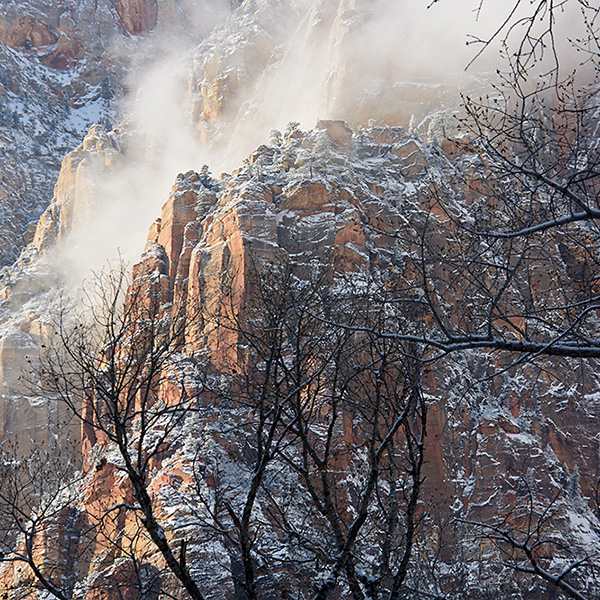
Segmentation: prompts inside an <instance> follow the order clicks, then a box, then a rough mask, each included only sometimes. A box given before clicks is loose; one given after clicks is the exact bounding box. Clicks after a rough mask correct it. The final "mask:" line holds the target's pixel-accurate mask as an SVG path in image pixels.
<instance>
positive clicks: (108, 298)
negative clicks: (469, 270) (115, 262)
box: [3, 261, 427, 600]
mask: <svg viewBox="0 0 600 600" xmlns="http://www.w3.org/2000/svg"><path fill="white" fill-rule="evenodd" d="M161 264H162V263H160V261H155V262H154V264H153V265H152V267H151V268H149V269H146V268H142V267H138V268H136V269H134V277H133V282H132V284H131V285H130V286H128V289H126V281H127V279H126V274H125V271H124V270H122V269H120V270H117V271H114V272H112V273H110V274H109V277H108V279H103V280H102V281H100V282H98V284H97V285H98V287H97V288H96V289H95V290H93V291H91V292H90V295H89V296H88V301H87V303H86V305H85V307H84V309H83V310H80V311H79V312H77V313H76V314H75V315H73V314H71V315H69V316H68V317H67V315H66V314H65V315H63V317H62V319H61V320H59V323H58V326H57V333H56V335H55V338H56V339H55V343H54V344H53V347H52V348H50V349H49V351H48V354H47V356H46V357H45V358H44V359H43V361H42V368H41V370H40V372H39V373H38V374H37V376H38V377H39V378H40V381H41V382H42V385H43V389H44V390H45V392H46V393H51V394H52V395H53V396H54V397H56V398H58V400H59V401H60V402H63V403H64V404H65V405H67V406H68V407H69V409H70V410H71V411H72V413H73V415H75V417H76V418H78V419H79V420H80V422H81V424H82V432H83V451H84V465H83V471H82V473H81V474H79V475H78V474H76V473H74V472H73V470H72V469H71V471H69V472H68V473H65V474H64V476H61V477H59V476H58V475H56V476H55V480H56V481H57V482H58V483H57V489H56V493H55V494H54V495H52V497H50V496H49V495H48V494H49V493H50V492H51V490H49V489H44V490H43V489H40V490H39V493H38V495H37V496H36V497H35V498H33V499H32V500H31V501H30V502H27V501H22V500H21V499H16V498H17V496H18V494H12V495H11V494H9V497H7V500H8V504H7V506H8V513H10V514H12V512H15V511H17V512H18V514H19V515H22V516H23V518H25V519H26V521H27V523H28V525H26V526H23V527H20V526H19V525H18V524H19V521H18V519H13V520H12V522H11V524H9V526H8V528H7V535H9V537H10V536H12V537H10V540H8V538H7V540H8V541H7V544H6V546H7V547H8V546H10V544H12V543H13V542H14V543H18V544H21V545H22V546H23V547H24V548H25V550H24V554H23V555H20V554H14V553H13V555H12V556H11V558H10V559H11V560H21V561H24V562H25V563H27V564H28V566H29V567H30V568H31V570H32V578H34V579H32V581H34V580H37V583H35V585H34V584H32V588H31V591H32V593H33V591H34V590H35V589H37V588H38V587H40V586H41V587H43V588H45V589H46V590H47V591H49V592H50V593H51V594H52V595H53V596H54V597H56V598H59V599H60V600H63V599H67V598H71V597H73V595H74V594H75V595H77V594H80V593H85V592H86V591H89V590H94V593H95V594H96V596H97V597H99V598H100V597H105V596H103V595H102V594H105V595H106V594H108V596H106V597H114V594H115V593H117V592H116V590H117V589H118V586H119V585H121V583H122V585H123V593H124V594H129V595H130V596H131V594H135V593H137V594H138V595H139V596H140V597H154V596H155V595H157V594H159V593H160V594H163V595H166V596H167V597H179V595H180V594H181V593H182V591H184V590H185V593H187V595H188V596H189V597H190V598H213V597H214V598H223V597H232V598H244V599H248V600H251V599H252V600H254V599H256V600H258V599H262V598H271V597H273V595H278V596H281V597H287V598H315V599H325V598H335V597H340V596H349V597H352V598H357V599H358V598H360V599H364V598H368V599H379V598H390V599H392V598H400V597H402V594H403V592H404V591H405V586H406V585H407V581H408V575H409V572H410V568H411V560H412V555H413V548H414V544H415V542H416V540H417V537H418V532H419V526H420V522H421V518H422V517H421V515H420V512H419V509H418V507H419V498H420V491H421V487H422V483H423V471H422V469H423V464H424V453H425V436H426V423H427V405H426V402H425V399H424V396H423V394H422V392H421V381H420V371H421V366H420V357H419V354H418V351H417V349H416V348H415V347H414V346H412V345H410V344H408V345H407V344H403V343H399V342H397V341H395V340H386V339H384V338H381V337H380V336H375V335H371V334H369V333H365V332H364V331H365V330H366V329H368V327H366V326H365V325H366V324H369V325H370V324H373V323H375V321H378V323H377V328H378V329H379V328H381V327H383V325H384V323H383V321H384V320H385V318H387V317H384V316H383V313H382V311H381V310H380V309H381V307H380V306H378V305H373V304H369V303H363V304H360V303H359V302H358V301H357V297H356V296H352V295H351V294H345V295H344V294H342V295H340V294H333V293H331V294H330V293H329V292H327V290H328V289H329V284H327V285H323V281H321V280H319V281H318V282H315V281H312V282H311V281H306V280H303V279H302V278H300V277H298V275H297V274H296V273H295V272H294V269H293V268H291V267H287V266H283V267H275V266H274V265H271V270H273V271H274V273H275V274H274V275H273V276H272V277H265V276H264V275H263V274H262V272H261V275H260V277H259V276H258V273H255V274H254V276H253V277H250V278H249V279H248V281H250V280H251V283H248V287H247V289H246V290H245V292H244V299H243V301H241V299H240V296H239V294H238V291H236V290H234V289H233V287H228V286H227V284H226V283H225V284H224V293H225V298H226V301H225V303H221V304H220V305H219V306H214V304H212V305H211V303H210V299H207V302H208V304H203V312H202V314H200V313H199V312H198V311H197V310H196V309H195V308H194V307H193V306H191V305H189V303H188V304H186V303H177V304H176V308H174V304H173V302H172V298H171V295H170V291H169V290H168V288H166V287H165V285H164V284H165V278H164V275H162V272H163V270H162V267H161ZM146 266H147V265H146ZM330 277H331V275H330V274H327V275H326V276H324V279H327V278H330ZM329 283H331V282H329ZM211 306H212V309H211ZM211 310H212V311H213V312H211ZM174 311H175V312H174ZM201 318H202V319H204V321H203V322H201V321H200V319H201ZM331 322H339V323H342V322H343V323H344V326H337V327H334V326H332V325H331V324H330V323H331ZM203 323H204V324H203ZM192 331H193V332H194V333H193V335H192ZM202 332H203V333H202ZM204 343H205V344H206V347H204V346H203V344H204ZM186 344H187V345H186ZM30 462H32V463H33V464H37V463H36V461H35V457H32V458H31V459H30ZM28 464H29V463H28ZM48 468H49V469H50V470H52V469H53V468H54V465H49V466H48ZM21 471H22V469H21V470H19V469H16V470H15V469H12V470H9V471H7V473H10V477H12V478H13V480H14V481H15V485H18V486H23V483H22V482H23V481H24V479H23V473H22V472H21ZM27 473H29V471H27ZM45 479H46V476H45V475H41V476H37V475H36V478H35V481H36V485H38V486H40V488H43V486H44V484H43V482H44V480H45ZM107 481H108V482H113V483H112V484H111V488H110V489H106V483H105V482H107ZM25 485H29V484H28V483H27V481H25ZM3 489H8V488H3ZM65 490H69V492H70V493H69V494H65ZM96 490H97V491H96ZM3 499H4V496H3ZM25 500H27V499H25ZM48 507H52V512H50V513H49V512H48V510H49V509H48ZM67 509H70V510H72V511H73V517H74V518H76V519H77V520H78V522H79V523H83V524H84V525H85V527H87V530H86V533H87V536H84V535H80V536H79V538H78V539H79V544H80V548H78V549H76V550H73V551H69V552H70V556H71V560H72V561H74V562H76V561H77V560H79V561H80V562H81V563H83V566H82V565H79V566H78V567H77V568H72V569H68V568H67V565H66V564H65V563H64V562H62V561H64V560H65V557H64V555H63V554H61V553H57V554H56V555H55V563H52V564H50V563H48V562H47V560H46V559H45V558H44V552H43V551H41V550H40V549H39V545H40V542H39V540H41V539H47V538H48V536H49V534H50V532H51V531H59V528H60V527H63V528H64V523H63V521H61V519H62V518H63V517H64V514H65V511H66V510H67ZM11 511H12V512H11ZM40 511H43V512H42V513H40ZM59 543H61V542H60V536H57V541H56V544H59ZM28 544H29V545H28ZM19 547H20V546H19ZM28 548H29V550H28ZM86 561H87V562H86ZM90 561H91V562H90ZM97 564H103V565H105V566H104V567H102V569H101V570H100V571H96V572H95V571H94V568H96V569H97V566H96V567H94V565H97ZM86 569H87V570H88V571H90V572H92V573H94V572H95V573H96V575H95V576H94V577H93V578H92V580H90V578H89V577H88V578H87V580H86V581H84V580H82V579H81V577H79V579H78V576H77V575H76V573H81V572H86ZM65 572H68V573H69V578H67V579H68V581H67V579H65V577H64V576H63V575H62V574H63V573H65ZM102 574H104V575H103V576H102ZM106 577H110V581H111V582H112V585H114V586H116V587H114V588H113V589H112V591H111V588H110V587H109V588H102V584H103V583H104V584H105V585H106V581H105V579H104V578H106ZM21 581H23V580H22V579H21ZM119 582H121V583H119ZM111 593H112V594H113V596H110V594H111ZM130 596H128V597H130Z"/></svg>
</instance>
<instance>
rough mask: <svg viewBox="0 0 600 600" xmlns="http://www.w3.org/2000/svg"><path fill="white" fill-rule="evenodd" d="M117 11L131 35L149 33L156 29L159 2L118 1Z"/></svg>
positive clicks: (153, 0) (151, 0)
mask: <svg viewBox="0 0 600 600" xmlns="http://www.w3.org/2000/svg"><path fill="white" fill-rule="evenodd" d="M116 11H117V14H118V15H119V18H120V19H121V23H122V24H123V27H125V29H126V30H127V31H128V33H130V34H131V35H140V34H143V33H148V32H150V31H152V30H153V29H154V27H156V23H157V16H158V5H157V0H117V2H116Z"/></svg>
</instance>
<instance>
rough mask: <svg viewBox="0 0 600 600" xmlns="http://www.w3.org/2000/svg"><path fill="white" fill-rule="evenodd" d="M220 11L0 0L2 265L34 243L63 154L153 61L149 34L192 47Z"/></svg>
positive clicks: (140, 2)
mask: <svg viewBox="0 0 600 600" xmlns="http://www.w3.org/2000/svg"><path fill="white" fill-rule="evenodd" d="M223 6H225V5H224V3H223V2H221V0H214V2H207V3H206V5H205V6H204V5H203V7H201V8H202V10H201V11H200V15H198V14H196V13H197V12H198V11H199V8H198V6H197V5H195V4H194V3H192V4H189V3H188V4H186V3H185V2H175V1H174V0H161V1H160V2H158V1H157V0H147V1H145V0H119V1H118V2H112V1H109V0H100V1H98V2H87V1H84V0H78V1H75V2H73V1H66V0H57V1H53V2H45V1H42V0H26V1H23V2H12V1H10V0H3V1H2V2H0V171H1V174H0V207H1V211H0V212H1V217H0V241H1V242H2V243H1V244H0V246H1V248H0V265H7V264H10V263H11V262H13V261H14V260H16V258H17V257H18V255H19V252H20V251H21V250H22V249H23V247H24V246H25V245H27V243H29V242H30V241H31V239H32V234H33V230H34V228H35V223H36V222H37V219H38V218H39V216H40V214H41V213H42V212H43V210H44V209H45V208H46V207H47V205H48V202H49V201H50V200H51V198H52V188H53V186H54V183H55V182H56V179H57V177H58V174H59V171H60V161H61V160H62V158H63V157H64V156H65V155H66V154H67V153H68V152H70V151H71V150H73V149H74V148H75V147H77V146H78V145H79V143H80V142H81V140H82V139H83V137H84V136H85V134H86V132H87V130H88V129H89V128H90V126H91V125H93V124H95V123H98V124H101V125H103V126H108V127H109V128H110V127H112V126H113V125H114V124H115V121H116V120H117V119H118V118H119V116H118V111H119V109H118V104H119V103H120V101H122V100H123V97H124V95H125V94H126V93H127V85H128V84H126V78H127V77H128V76H129V75H130V74H131V72H132V71H133V72H135V71H136V70H137V69H139V68H140V64H144V63H147V62H150V58H149V57H151V56H154V46H153V44H154V41H153V40H154V38H153V37H152V36H153V35H155V34H157V35H156V36H155V37H158V35H167V36H168V35H179V38H180V40H181V39H183V38H188V37H189V38H190V39H193V40H194V41H195V42H196V43H197V41H198V40H199V39H202V37H203V36H204V35H206V34H207V31H210V29H211V28H212V26H213V25H214V23H215V22H218V21H219V19H221V18H222V16H223V15H224V14H226V11H225V10H224V9H223ZM192 15H193V18H192ZM202 19H204V22H203V23H200V24H199V21H202Z"/></svg>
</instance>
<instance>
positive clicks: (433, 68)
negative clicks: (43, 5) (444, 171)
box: [61, 0, 571, 280]
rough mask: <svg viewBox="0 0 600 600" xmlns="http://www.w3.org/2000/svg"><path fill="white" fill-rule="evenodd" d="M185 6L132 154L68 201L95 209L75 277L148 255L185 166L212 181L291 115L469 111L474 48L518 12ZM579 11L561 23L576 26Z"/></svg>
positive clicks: (133, 133) (466, 7) (272, 2)
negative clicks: (463, 95) (183, 22)
mask: <svg viewBox="0 0 600 600" xmlns="http://www.w3.org/2000/svg"><path fill="white" fill-rule="evenodd" d="M185 8H186V10H187V11H188V12H187V16H188V17H189V20H188V23H193V24H194V26H192V27H190V26H189V25H188V27H187V29H186V32H185V35H183V34H182V35H179V36H178V35H177V30H176V29H174V28H167V29H164V28H163V29H160V30H157V31H156V32H154V33H153V34H151V35H150V36H149V39H148V44H149V45H150V47H151V48H153V49H154V50H152V51H148V50H147V49H146V50H144V56H145V57H146V58H145V60H144V61H142V62H143V64H144V65H145V66H143V67H142V68H141V70H140V71H136V72H133V73H131V76H130V82H129V87H130V89H131V90H132V93H131V94H130V96H129V99H128V101H127V105H126V106H125V107H124V108H123V113H124V114H125V115H126V117H125V120H124V122H123V123H122V125H121V126H120V127H119V128H118V132H117V133H116V134H115V138H116V139H118V140H119V142H118V145H119V147H120V151H121V153H122V156H121V157H120V158H119V159H118V160H116V161H115V162H114V166H112V167H111V168H109V169H106V168H105V167H102V168H101V169H100V170H99V172H98V173H97V174H95V175H94V174H93V173H92V172H91V171H89V170H88V173H87V176H88V177H90V178H91V179H92V180H93V185H90V186H88V190H91V191H90V193H89V194H87V193H86V194H85V195H83V196H82V197H80V198H77V197H73V198H72V200H71V201H72V202H74V203H77V202H83V203H86V206H82V207H80V210H79V212H80V213H89V214H87V216H86V217H85V218H82V219H79V220H78V222H76V223H73V224H72V231H71V232H70V240H69V241H68V242H64V243H63V244H62V251H61V255H62V257H63V258H62V259H61V260H64V261H65V268H66V269H67V270H68V271H70V272H71V273H75V274H76V275H75V279H76V280H78V279H80V278H81V277H83V276H85V274H86V273H87V272H89V271H90V269H98V268H99V267H100V266H101V265H102V264H104V263H105V261H106V260H107V259H110V258H115V257H116V256H117V253H118V252H119V253H120V256H121V257H122V258H123V259H124V260H126V261H127V262H130V263H131V262H135V261H136V260H137V258H138V257H139V255H140V253H141V251H142V250H143V246H144V242H145V239H146V235H147V231H148V227H149V225H150V224H151V223H152V221H153V220H154V219H155V218H156V217H157V216H158V215H159V214H160V207H161V205H162V204H163V203H164V202H165V201H166V199H167V197H168V193H169V189H170V187H171V185H172V184H173V182H174V180H175V177H176V175H177V173H179V172H185V171H188V170H200V168H201V167H202V165H203V164H205V163H206V164H208V165H209V167H210V169H211V171H212V172H213V173H214V174H215V175H218V174H219V173H221V172H223V171H230V170H232V169H234V168H236V167H237V166H238V165H239V164H240V163H241V161H242V160H243V159H244V158H245V157H246V156H247V155H248V154H249V153H250V152H252V151H253V149H254V148H256V147H257V146H259V145H260V144H264V143H268V140H269V132H270V131H271V130H272V129H279V130H283V129H284V128H285V127H286V124H287V123H288V122H290V121H297V122H299V123H300V124H301V127H303V128H305V129H309V128H312V127H313V126H314V125H315V123H316V121H317V119H319V118H325V119H342V120H345V121H347V122H348V123H349V124H350V125H351V127H353V128H356V127H358V126H361V125H366V124H368V123H369V122H370V121H372V120H373V121H377V122H386V123H388V124H400V125H404V126H405V127H407V126H408V123H409V121H410V120H411V117H413V116H414V119H413V120H415V121H416V123H417V124H419V123H420V124H421V128H420V133H421V134H423V135H424V134H425V132H426V130H427V127H428V123H429V121H430V119H431V115H435V114H446V113H449V114H452V113H453V112H456V110H458V105H459V92H460V91H464V90H475V91H484V92H485V91H486V90H487V89H489V85H490V80H491V77H492V75H491V73H493V71H494V69H495V68H496V66H498V64H499V59H498V53H497V51H496V50H497V47H494V45H492V46H490V47H489V48H488V49H487V50H486V51H485V52H484V53H483V54H482V55H481V56H479V57H478V59H477V60H476V61H475V63H474V64H472V65H471V66H470V68H469V69H468V70H467V71H465V67H466V66H467V65H469V64H470V61H471V60H472V59H473V57H474V56H475V55H476V53H477V51H478V49H479V48H480V47H481V46H480V45H479V46H478V45H472V46H468V45H467V44H466V42H467V40H468V39H470V38H469V35H475V36H476V37H478V38H480V39H490V38H493V36H494V33H495V32H496V31H497V29H498V27H499V24H502V23H503V22H504V21H505V19H506V17H507V16H508V15H509V14H510V8H509V7H506V6H504V5H499V3H496V2H494V3H492V2H484V3H483V4H482V3H481V2H480V0H439V1H438V2H433V3H427V2H423V1H422V0H401V1H400V0H369V1H366V0H246V2H244V3H243V4H242V5H241V6H239V7H238V8H236V9H235V10H234V11H233V12H231V10H230V3H229V2H228V1H227V0H205V1H204V2H200V3H195V4H194V3H187V4H186V6H185ZM525 8H526V7H524V9H525ZM568 17H569V15H566V16H565V18H564V19H563V20H562V21H561V25H560V26H561V27H566V28H567V29H568V28H569V27H571V24H570V20H569V18H568ZM514 18H518V15H514ZM557 27H559V25H557ZM190 30H191V31H192V32H193V31H196V33H197V35H196V36H195V35H193V34H190ZM563 31H564V30H561V36H562V37H563V38H564V39H567V37H568V36H567V35H566V34H565V35H562V32H563ZM516 33H518V31H516ZM503 35H504V31H501V32H500V35H498V36H497V39H498V40H500V39H502V37H503ZM118 51H119V49H118V48H115V49H113V52H118ZM149 56H155V58H154V60H150V59H148V57H149ZM66 237H69V236H66ZM65 239H66V238H65Z"/></svg>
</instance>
